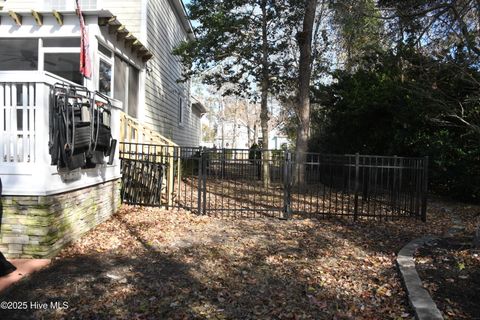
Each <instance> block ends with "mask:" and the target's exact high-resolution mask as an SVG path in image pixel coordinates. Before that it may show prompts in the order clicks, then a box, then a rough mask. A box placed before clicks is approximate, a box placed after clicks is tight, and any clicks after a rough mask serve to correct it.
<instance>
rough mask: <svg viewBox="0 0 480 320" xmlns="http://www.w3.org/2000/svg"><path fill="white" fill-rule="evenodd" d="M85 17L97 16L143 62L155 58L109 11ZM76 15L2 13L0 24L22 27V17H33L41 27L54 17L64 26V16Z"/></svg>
mask: <svg viewBox="0 0 480 320" xmlns="http://www.w3.org/2000/svg"><path fill="white" fill-rule="evenodd" d="M82 13H83V15H84V16H97V17H98V25H99V26H101V27H108V32H109V33H111V34H115V35H116V37H117V41H124V42H125V46H126V47H128V48H131V50H132V52H136V54H137V56H138V57H139V58H141V59H142V61H143V62H147V61H148V60H150V59H151V58H152V57H153V54H152V53H151V52H150V51H149V50H148V49H147V47H145V46H144V45H143V44H142V43H141V41H140V40H139V39H138V38H137V37H136V36H135V35H134V34H132V33H131V32H129V31H128V29H127V27H126V26H125V25H124V24H122V23H121V22H120V21H119V20H118V19H117V17H116V16H114V15H113V14H112V13H111V12H110V11H109V10H82ZM69 15H76V12H75V11H56V10H53V11H36V10H30V11H8V12H7V11H0V23H1V20H2V19H12V20H13V21H14V22H15V24H17V25H19V26H20V25H22V22H23V21H22V17H33V18H34V20H35V23H36V24H37V25H39V26H41V25H42V24H43V17H45V16H53V17H54V18H55V19H56V20H57V23H58V24H59V25H63V16H69Z"/></svg>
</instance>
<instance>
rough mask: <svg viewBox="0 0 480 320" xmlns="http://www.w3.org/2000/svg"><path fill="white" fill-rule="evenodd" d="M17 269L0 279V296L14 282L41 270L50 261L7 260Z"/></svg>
mask: <svg viewBox="0 0 480 320" xmlns="http://www.w3.org/2000/svg"><path fill="white" fill-rule="evenodd" d="M8 261H9V262H10V263H11V264H13V265H14V266H15V267H17V270H15V271H14V272H12V273H10V274H8V275H6V276H3V277H0V294H1V293H3V292H4V291H5V290H6V289H7V288H8V287H10V286H11V285H13V284H14V283H15V282H17V281H20V280H21V279H23V278H24V277H26V276H28V275H30V274H32V273H34V272H36V271H39V270H41V269H42V268H44V267H46V266H48V265H49V264H50V261H51V260H50V259H12V260H8Z"/></svg>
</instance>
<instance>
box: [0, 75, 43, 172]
mask: <svg viewBox="0 0 480 320" xmlns="http://www.w3.org/2000/svg"><path fill="white" fill-rule="evenodd" d="M35 92H36V83H34V82H13V83H12V82H10V83H5V82H0V163H2V162H13V163H33V162H35V160H36V159H35V140H36V134H35V132H36V116H37V112H38V103H37V99H36V95H35Z"/></svg>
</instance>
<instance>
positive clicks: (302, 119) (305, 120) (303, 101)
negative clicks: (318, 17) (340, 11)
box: [295, 0, 317, 185]
mask: <svg viewBox="0 0 480 320" xmlns="http://www.w3.org/2000/svg"><path fill="white" fill-rule="evenodd" d="M305 1H306V3H305V15H304V17H303V27H302V31H301V32H299V33H298V34H297V42H298V46H299V49H300V60H299V74H298V92H297V94H298V96H297V108H296V111H297V117H298V121H299V124H298V129H297V141H296V148H295V161H296V170H295V173H296V174H295V183H296V184H299V185H303V184H304V182H305V162H306V161H305V160H306V152H307V150H308V138H309V131H310V78H311V74H312V34H313V24H314V21H315V11H316V8H317V0H305Z"/></svg>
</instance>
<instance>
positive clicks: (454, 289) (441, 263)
mask: <svg viewBox="0 0 480 320" xmlns="http://www.w3.org/2000/svg"><path fill="white" fill-rule="evenodd" d="M472 242H473V238H472V237H471V236H468V235H460V236H457V237H454V238H444V239H441V240H439V241H436V242H434V243H432V244H431V245H430V246H426V247H423V248H421V249H420V250H418V253H417V255H416V258H415V260H416V267H417V271H418V274H419V276H420V278H421V279H422V282H423V285H424V286H425V288H426V289H427V290H428V291H429V292H430V294H431V296H432V298H433V300H434V301H435V303H436V304H437V307H438V308H439V310H440V311H441V312H442V314H443V316H444V318H445V319H480V251H478V250H474V248H473V247H472Z"/></svg>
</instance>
